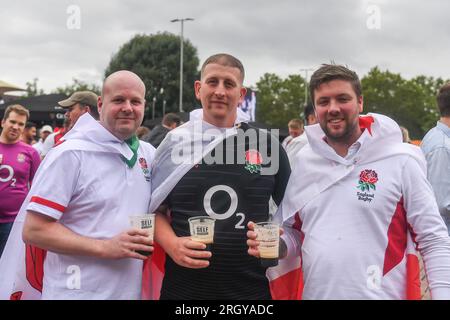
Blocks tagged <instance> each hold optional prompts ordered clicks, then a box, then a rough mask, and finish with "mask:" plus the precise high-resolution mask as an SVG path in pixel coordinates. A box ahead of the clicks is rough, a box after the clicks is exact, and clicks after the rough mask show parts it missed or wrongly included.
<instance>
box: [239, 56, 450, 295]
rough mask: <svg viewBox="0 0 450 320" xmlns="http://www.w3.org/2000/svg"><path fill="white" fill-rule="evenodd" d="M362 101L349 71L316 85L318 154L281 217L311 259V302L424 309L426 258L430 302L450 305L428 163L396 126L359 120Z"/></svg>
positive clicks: (291, 240)
mask: <svg viewBox="0 0 450 320" xmlns="http://www.w3.org/2000/svg"><path fill="white" fill-rule="evenodd" d="M361 91H362V89H361V83H360V81H359V78H358V76H357V75H356V73H355V72H353V71H351V70H349V69H347V68H346V67H343V66H339V65H323V66H322V67H321V68H319V69H318V70H317V71H316V72H315V73H314V74H313V75H312V77H311V82H310V92H311V97H312V100H313V102H314V107H315V110H316V116H317V119H318V122H319V124H317V125H313V126H308V127H306V129H305V130H306V133H307V135H308V141H309V144H308V145H306V146H305V147H303V148H302V149H301V150H300V151H299V154H298V156H297V158H296V161H297V163H296V166H295V168H294V171H293V172H292V174H291V177H290V180H289V183H288V186H287V189H286V193H285V196H284V199H283V201H282V203H281V206H280V208H279V210H280V212H281V213H282V216H283V220H284V223H285V224H286V225H290V226H293V227H294V228H296V229H297V230H298V233H297V234H292V233H291V234H286V235H285V236H284V239H285V240H286V243H287V245H288V248H289V249H290V250H289V251H290V252H291V253H292V252H293V251H294V252H295V249H296V250H297V251H296V252H297V253H296V254H295V253H294V256H295V255H297V257H298V255H301V258H302V271H303V280H304V281H303V285H304V287H303V298H304V299H420V283H419V281H420V277H419V261H418V257H417V254H416V253H417V252H416V250H415V249H416V248H417V249H418V250H419V251H420V253H421V255H422V257H423V261H424V264H425V270H426V273H427V278H428V281H429V287H430V289H431V298H432V299H450V238H449V236H448V233H447V228H446V226H445V224H444V222H443V220H442V218H441V216H440V215H439V211H438V207H437V204H436V200H435V198H434V195H433V191H432V189H431V186H430V184H429V183H428V182H427V179H426V174H425V167H426V163H425V159H424V157H423V155H422V154H421V152H420V149H419V148H417V147H415V146H412V145H408V144H404V143H402V135H401V131H400V128H399V126H398V125H397V124H396V123H395V122H394V121H393V120H392V119H390V118H388V117H386V116H382V115H379V114H368V115H367V116H361V115H360V113H361V112H362V110H363V97H362V92H361ZM287 230H290V229H287ZM248 236H249V237H250V239H249V240H248V242H247V243H248V245H249V247H250V248H249V253H250V254H252V255H254V256H258V250H257V248H256V247H257V243H256V242H255V241H254V239H255V234H254V232H249V233H248ZM293 249H294V250H293ZM288 257H289V255H288ZM286 271H289V270H284V272H286Z"/></svg>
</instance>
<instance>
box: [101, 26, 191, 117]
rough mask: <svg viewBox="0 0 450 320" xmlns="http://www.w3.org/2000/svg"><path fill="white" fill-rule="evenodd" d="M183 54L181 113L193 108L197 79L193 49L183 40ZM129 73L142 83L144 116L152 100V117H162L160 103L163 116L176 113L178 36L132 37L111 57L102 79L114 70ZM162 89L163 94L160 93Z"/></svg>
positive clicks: (178, 57)
mask: <svg viewBox="0 0 450 320" xmlns="http://www.w3.org/2000/svg"><path fill="white" fill-rule="evenodd" d="M183 44H184V45H183V46H184V48H183V49H184V54H183V110H184V111H190V110H192V109H194V106H195V104H196V99H195V95H194V89H193V86H194V81H195V80H196V79H197V77H198V64H199V59H198V56H197V49H196V48H195V47H194V46H193V45H192V44H191V42H190V41H189V40H186V39H184V41H183ZM123 69H126V70H130V71H133V72H134V73H136V74H137V75H139V76H140V77H141V79H142V80H143V81H144V83H145V86H146V89H147V93H146V100H147V110H146V114H147V116H148V115H149V114H151V109H150V106H151V105H152V103H153V99H154V98H156V101H155V109H156V112H155V114H156V116H161V115H162V106H163V100H166V113H167V112H177V111H178V110H179V107H178V105H179V81H180V80H179V79H180V73H179V72H180V37H179V36H175V35H173V34H171V33H168V32H164V33H157V34H154V35H136V36H135V37H133V38H132V39H131V40H130V41H128V42H127V43H125V44H124V45H123V46H122V47H121V48H120V50H119V51H118V52H117V53H116V54H115V55H114V56H113V57H112V59H111V61H110V63H109V66H108V67H107V69H106V71H105V77H106V76H108V75H110V74H111V73H113V72H115V71H118V70H123ZM161 88H163V91H162V90H161Z"/></svg>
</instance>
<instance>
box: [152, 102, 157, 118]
mask: <svg viewBox="0 0 450 320" xmlns="http://www.w3.org/2000/svg"><path fill="white" fill-rule="evenodd" d="M155 104H156V97H153V107H152V120H153V119H155Z"/></svg>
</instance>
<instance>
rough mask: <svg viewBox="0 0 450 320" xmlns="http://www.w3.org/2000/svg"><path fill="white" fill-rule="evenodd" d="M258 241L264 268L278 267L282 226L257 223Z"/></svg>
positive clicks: (272, 223)
mask: <svg viewBox="0 0 450 320" xmlns="http://www.w3.org/2000/svg"><path fill="white" fill-rule="evenodd" d="M255 232H256V240H258V241H259V247H258V249H259V255H260V257H261V265H262V266H263V267H274V266H276V265H278V250H279V246H280V226H279V225H278V224H277V223H274V222H258V223H255Z"/></svg>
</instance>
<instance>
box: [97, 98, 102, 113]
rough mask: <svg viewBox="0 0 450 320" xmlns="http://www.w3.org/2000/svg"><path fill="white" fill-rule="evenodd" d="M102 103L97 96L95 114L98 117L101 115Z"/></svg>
mask: <svg viewBox="0 0 450 320" xmlns="http://www.w3.org/2000/svg"><path fill="white" fill-rule="evenodd" d="M102 107H103V101H102V96H99V97H98V99H97V112H98V114H99V115H100V114H101V113H102Z"/></svg>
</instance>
